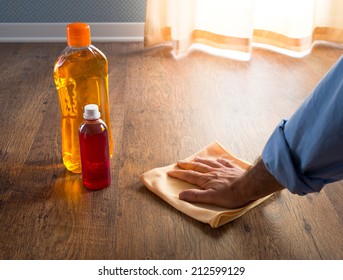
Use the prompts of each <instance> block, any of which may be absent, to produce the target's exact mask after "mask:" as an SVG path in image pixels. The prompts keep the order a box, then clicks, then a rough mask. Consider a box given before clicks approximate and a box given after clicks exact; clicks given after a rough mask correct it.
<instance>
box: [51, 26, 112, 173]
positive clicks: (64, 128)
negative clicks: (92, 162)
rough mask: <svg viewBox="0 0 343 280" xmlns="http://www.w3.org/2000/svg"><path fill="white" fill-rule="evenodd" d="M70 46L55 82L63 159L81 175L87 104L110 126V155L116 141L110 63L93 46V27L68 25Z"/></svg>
mask: <svg viewBox="0 0 343 280" xmlns="http://www.w3.org/2000/svg"><path fill="white" fill-rule="evenodd" d="M67 43H68V46H67V47H66V48H65V49H64V51H63V52H62V53H61V55H60V56H59V57H58V59H57V60H56V62H55V66H54V79H55V84H56V89H57V91H58V98H59V103H60V110H61V117H62V120H61V134H62V158H63V163H64V165H65V166H66V168H67V169H68V170H70V171H72V172H74V173H80V172H81V160H80V148H79V140H78V129H79V126H80V124H81V123H82V121H83V117H82V113H83V111H84V106H85V105H86V104H97V105H98V106H99V108H100V113H101V116H102V119H103V120H104V121H105V123H106V124H107V127H108V133H109V145H110V153H111V155H112V152H113V140H112V133H111V124H110V111H109V98H108V62H107V59H106V57H105V55H104V54H103V53H102V52H101V51H100V50H98V49H97V48H96V47H94V46H93V45H91V36H90V27H89V25H88V24H86V23H72V24H69V25H67Z"/></svg>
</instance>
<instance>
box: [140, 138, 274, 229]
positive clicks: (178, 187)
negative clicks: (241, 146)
mask: <svg viewBox="0 0 343 280" xmlns="http://www.w3.org/2000/svg"><path fill="white" fill-rule="evenodd" d="M195 156H199V157H202V158H208V159H217V158H218V157H222V158H225V159H229V160H233V161H234V164H235V165H236V166H239V167H240V168H242V169H244V170H246V169H248V168H249V167H250V166H251V165H250V164H249V163H247V162H245V161H243V160H240V159H238V158H236V157H235V156H233V155H232V154H230V153H229V152H228V151H227V150H226V149H225V148H224V147H223V146H222V145H220V144H219V143H218V142H216V141H215V142H212V143H211V144H210V145H208V146H207V147H205V148H203V149H202V150H201V151H199V152H198V153H196V154H194V155H192V156H190V157H188V158H186V159H185V161H192V160H193V159H194V157H195ZM175 168H178V167H176V164H172V165H169V166H165V167H160V168H155V169H152V170H150V171H148V172H146V173H144V174H143V175H142V176H141V180H142V181H143V183H144V185H145V186H146V187H147V188H148V189H149V190H151V191H152V192H153V193H155V194H157V195H158V196H159V197H161V198H162V199H163V200H165V201H166V202H168V203H169V204H170V205H172V206H173V207H175V208H176V209H178V210H179V211H181V212H183V213H185V214H187V215H189V216H191V217H192V218H194V219H196V220H198V221H200V222H203V223H208V224H210V225H211V227H212V228H217V227H220V226H221V225H224V224H226V223H228V222H231V221H233V220H235V219H237V218H238V217H240V216H242V215H244V214H245V213H246V212H248V211H249V210H250V209H252V208H253V207H255V206H257V205H258V204H260V203H261V202H263V201H265V200H266V199H268V198H269V197H270V196H271V195H268V196H266V197H263V198H260V199H258V200H255V201H252V202H250V203H249V204H247V205H246V206H244V207H241V208H237V209H226V208H223V207H220V206H216V205H212V204H206V203H189V202H186V201H183V200H180V199H179V193H180V192H181V191H184V190H187V189H192V188H193V189H194V188H198V189H200V188H199V187H197V186H195V185H192V184H189V183H187V182H184V181H181V180H179V179H175V178H172V177H170V176H168V174H167V172H168V171H170V170H172V169H175Z"/></svg>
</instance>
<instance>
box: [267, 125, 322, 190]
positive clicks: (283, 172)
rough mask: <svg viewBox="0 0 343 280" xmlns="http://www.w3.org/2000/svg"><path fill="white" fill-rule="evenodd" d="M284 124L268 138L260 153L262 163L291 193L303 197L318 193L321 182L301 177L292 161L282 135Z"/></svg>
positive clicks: (289, 150)
mask: <svg viewBox="0 0 343 280" xmlns="http://www.w3.org/2000/svg"><path fill="white" fill-rule="evenodd" d="M286 123H287V121H286V120H282V121H281V123H280V124H279V125H278V126H277V127H276V129H275V130H274V132H273V134H272V135H271V137H270V138H269V140H268V142H267V144H266V146H265V147H264V149H263V153H262V160H263V163H264V165H265V166H266V168H267V170H268V171H269V173H271V174H272V175H273V176H274V177H275V179H276V180H277V181H278V182H279V183H280V184H281V185H283V186H284V187H285V188H287V189H288V190H289V191H290V192H291V193H294V194H298V195H305V194H307V193H312V192H319V191H320V190H321V189H322V188H323V186H324V183H323V181H322V180H320V179H316V178H308V177H306V176H304V175H302V174H301V172H299V171H298V169H297V167H296V164H295V163H294V161H293V159H292V155H291V149H290V147H289V145H288V143H287V141H286V138H285V134H284V128H285V125H286Z"/></svg>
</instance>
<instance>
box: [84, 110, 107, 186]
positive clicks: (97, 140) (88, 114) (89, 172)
mask: <svg viewBox="0 0 343 280" xmlns="http://www.w3.org/2000/svg"><path fill="white" fill-rule="evenodd" d="M83 118H84V122H83V123H82V124H81V125H80V128H79V141H80V154H81V166H82V182H83V185H84V186H85V187H86V188H87V189H90V190H101V189H103V188H105V187H107V186H109V185H110V184H111V168H110V150H109V141H108V139H109V138H108V130H107V126H106V124H105V122H104V121H103V120H101V119H100V112H99V108H98V106H97V105H96V104H88V105H86V106H85V111H84V114H83Z"/></svg>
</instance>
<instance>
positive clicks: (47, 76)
mask: <svg viewBox="0 0 343 280" xmlns="http://www.w3.org/2000/svg"><path fill="white" fill-rule="evenodd" d="M94 45H95V46H97V47H98V48H99V49H101V50H102V51H103V52H104V53H105V54H106V56H107V58H108V60H109V65H110V66H109V94H110V100H111V104H110V105H111V108H110V109H111V123H112V131H113V137H114V140H115V153H114V156H113V158H112V161H111V164H112V185H111V186H110V187H109V188H107V189H105V190H102V191H98V192H89V191H87V190H86V189H85V188H84V187H83V186H82V183H81V177H80V175H74V174H72V173H69V172H68V171H66V170H65V168H64V167H63V165H62V162H61V147H60V144H61V140H60V129H59V126H60V114H59V105H58V98H57V92H56V90H55V86H54V81H53V64H54V60H55V59H56V58H57V56H58V55H59V53H60V52H61V51H62V50H63V49H64V47H65V44H60V43H49V44H10V43H8V44H0V66H1V69H2V70H1V74H0V104H1V114H0V135H1V137H0V223H1V226H0V258H1V259H342V258H343V238H342V237H343V183H342V182H339V183H335V184H331V185H329V186H327V187H325V188H324V190H323V191H322V192H320V193H319V194H311V195H307V196H304V197H300V196H296V195H292V194H290V193H289V192H288V191H282V192H281V193H278V194H276V195H274V196H273V197H272V198H271V199H269V200H268V201H267V202H265V203H263V204H261V205H260V206H258V207H257V208H254V209H253V210H251V211H250V212H248V213H247V214H245V215H244V216H242V217H241V218H239V219H238V220H235V221H234V222H232V223H229V224H227V225H224V226H222V227H220V228H218V229H212V228H210V226H209V225H205V224H202V223H200V222H198V221H195V220H193V219H192V218H190V217H188V216H186V215H184V214H182V213H180V212H178V211H177V210H175V209H174V208H172V207H171V206H169V205H168V204H167V203H165V202H164V201H162V200H161V199H160V198H159V197H157V196H155V195H154V194H153V193H151V192H150V191H148V190H147V189H146V188H145V187H144V186H143V185H142V183H141V182H140V180H139V176H140V175H141V174H142V173H144V172H145V171H148V170H150V169H152V168H154V167H158V166H164V165H168V164H170V163H173V162H175V161H176V160H178V159H182V158H185V157H187V156H189V155H191V154H193V153H195V152H197V151H198V150H200V149H201V148H202V147H204V146H205V145H207V144H209V143H210V142H212V141H213V140H218V141H219V142H220V143H222V144H223V145H224V146H225V147H226V148H227V149H228V150H230V151H231V152H232V153H233V154H235V155H236V156H238V157H240V158H242V159H245V160H247V161H250V162H253V161H254V160H255V159H256V158H257V157H258V156H259V155H260V154H261V152H262V149H263V147H264V144H265V142H266V141H267V139H268V137H269V135H270V134H271V133H272V131H273V130H274V128H275V126H276V125H277V124H278V123H279V122H280V121H281V119H282V118H288V117H289V116H290V115H291V114H292V113H293V112H294V110H295V109H296V108H297V106H298V105H299V104H300V103H301V102H302V101H303V100H304V99H305V98H306V96H307V95H308V94H309V93H310V92H311V90H312V89H313V88H314V87H315V85H316V84H317V83H318V81H319V80H320V79H321V78H322V77H323V75H324V74H325V73H326V72H327V71H328V70H329V68H330V67H331V66H332V65H333V64H334V63H335V62H336V61H337V59H338V58H339V57H340V56H341V55H342V54H343V49H342V48H333V47H330V46H327V45H318V46H316V47H314V49H313V51H312V53H311V54H310V55H308V56H306V57H305V58H302V59H297V58H290V57H287V56H284V55H281V54H276V53H272V52H270V51H266V50H262V49H254V50H253V55H252V59H251V61H249V62H241V61H235V60H230V59H224V58H220V57H215V56H210V55H207V54H205V53H201V52H193V53H191V54H190V55H189V56H187V57H186V58H184V59H182V60H175V59H173V57H172V56H171V54H170V49H169V48H155V49H149V50H144V49H143V47H142V43H95V44H94Z"/></svg>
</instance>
